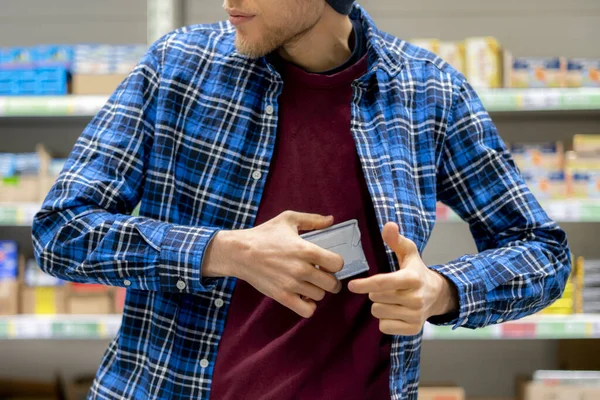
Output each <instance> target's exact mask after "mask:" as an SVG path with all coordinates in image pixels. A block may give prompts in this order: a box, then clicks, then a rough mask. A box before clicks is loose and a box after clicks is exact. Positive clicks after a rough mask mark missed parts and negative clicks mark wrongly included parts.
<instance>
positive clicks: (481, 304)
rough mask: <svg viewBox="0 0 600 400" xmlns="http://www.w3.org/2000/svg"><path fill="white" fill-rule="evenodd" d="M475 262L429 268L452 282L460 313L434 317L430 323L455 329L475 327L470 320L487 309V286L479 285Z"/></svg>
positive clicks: (460, 262) (454, 263) (461, 262)
mask: <svg viewBox="0 0 600 400" xmlns="http://www.w3.org/2000/svg"><path fill="white" fill-rule="evenodd" d="M474 262H475V260H472V261H458V262H453V263H449V264H445V265H434V266H430V267H429V268H430V269H432V270H434V271H436V272H437V273H439V274H441V275H442V276H444V277H445V278H446V279H448V280H449V281H450V282H452V283H453V284H454V286H455V287H456V289H457V293H458V312H454V313H450V314H447V315H441V316H435V317H432V318H430V319H429V322H430V323H432V324H434V325H453V329H456V328H460V327H462V326H466V327H473V328H474V327H475V326H471V324H469V320H470V319H471V317H473V315H474V314H476V313H478V312H481V311H482V310H483V309H485V299H486V294H485V286H482V285H481V284H479V283H480V282H479V281H480V279H479V278H477V274H478V270H477V268H478V266H476V265H475V264H474ZM475 319H478V318H475Z"/></svg>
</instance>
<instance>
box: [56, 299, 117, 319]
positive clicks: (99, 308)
mask: <svg viewBox="0 0 600 400" xmlns="http://www.w3.org/2000/svg"><path fill="white" fill-rule="evenodd" d="M112 312H113V303H112V298H111V296H110V295H108V294H105V295H95V296H69V297H68V299H67V313H68V314H90V315H95V314H111V313H112Z"/></svg>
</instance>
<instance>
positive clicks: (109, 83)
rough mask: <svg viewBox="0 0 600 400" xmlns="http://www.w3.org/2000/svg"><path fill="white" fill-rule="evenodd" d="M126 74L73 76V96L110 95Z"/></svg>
mask: <svg viewBox="0 0 600 400" xmlns="http://www.w3.org/2000/svg"><path fill="white" fill-rule="evenodd" d="M125 78H127V74H107V75H81V74H76V75H73V94H77V95H111V94H112V93H113V92H114V91H115V89H117V87H118V86H119V85H120V84H121V82H123V80H125Z"/></svg>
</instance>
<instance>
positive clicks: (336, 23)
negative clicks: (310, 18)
mask: <svg viewBox="0 0 600 400" xmlns="http://www.w3.org/2000/svg"><path fill="white" fill-rule="evenodd" d="M351 33H352V22H351V21H350V18H349V17H348V16H347V15H341V14H338V13H337V12H336V11H335V10H333V8H331V7H325V11H324V12H323V16H322V17H321V19H319V21H318V22H317V23H316V24H315V25H314V26H313V27H312V28H310V29H309V30H307V31H306V32H303V33H302V34H300V35H299V36H298V37H296V38H294V39H293V40H292V41H290V42H288V43H286V44H285V45H283V46H282V47H281V48H280V49H279V55H280V56H281V57H282V58H283V59H285V60H286V61H289V62H291V63H294V64H296V65H298V66H299V67H301V68H302V69H304V70H305V71H308V72H324V71H329V70H331V69H334V68H336V67H338V66H340V65H342V64H343V63H344V62H346V60H348V58H349V57H350V55H351V54H352V51H351V49H350V47H349V44H348V41H349V38H350V34H351Z"/></svg>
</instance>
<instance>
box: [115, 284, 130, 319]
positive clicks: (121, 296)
mask: <svg viewBox="0 0 600 400" xmlns="http://www.w3.org/2000/svg"><path fill="white" fill-rule="evenodd" d="M126 296H127V289H125V288H115V290H114V297H115V307H114V313H115V314H122V313H123V309H124V308H125V297H126Z"/></svg>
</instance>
